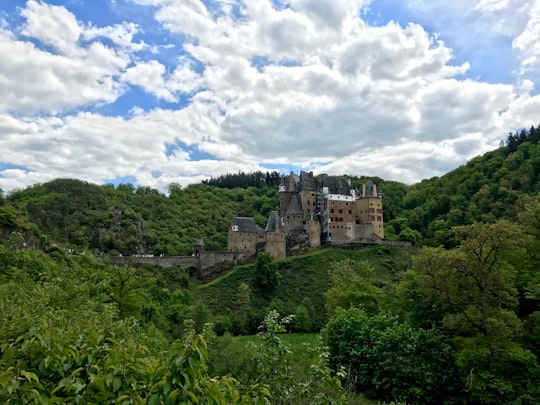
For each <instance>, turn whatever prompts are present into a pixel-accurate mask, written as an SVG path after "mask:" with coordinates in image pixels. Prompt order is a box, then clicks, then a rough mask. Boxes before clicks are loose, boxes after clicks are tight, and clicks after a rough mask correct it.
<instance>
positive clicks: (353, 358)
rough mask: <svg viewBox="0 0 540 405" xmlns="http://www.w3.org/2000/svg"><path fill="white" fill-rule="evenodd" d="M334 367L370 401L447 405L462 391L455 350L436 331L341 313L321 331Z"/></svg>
mask: <svg viewBox="0 0 540 405" xmlns="http://www.w3.org/2000/svg"><path fill="white" fill-rule="evenodd" d="M323 337H324V341H325V342H326V344H327V345H328V347H329V352H330V353H329V361H330V365H331V368H333V369H334V370H339V369H340V368H344V369H345V370H346V371H347V377H346V384H347V385H348V386H349V387H350V388H352V389H354V390H357V391H359V392H363V393H365V394H366V395H367V396H371V397H373V398H376V399H379V400H383V401H402V402H406V403H409V404H420V403H440V404H442V403H445V401H450V402H451V399H452V398H453V397H454V396H455V393H456V392H459V389H458V388H457V381H458V377H457V371H456V367H455V364H454V359H453V356H452V348H451V346H450V345H449V344H448V342H446V339H445V337H444V336H442V335H440V334H439V333H438V332H436V331H434V330H428V331H426V330H422V329H413V328H411V327H410V326H408V325H405V324H401V323H399V322H398V321H397V319H396V318H393V317H390V316H387V315H384V314H381V315H376V316H368V315H366V313H365V312H363V311H361V310H359V309H356V308H353V309H350V310H344V309H341V308H339V309H338V310H337V311H336V314H335V316H334V317H333V318H332V319H331V320H330V321H329V322H328V324H327V326H326V327H325V329H324V331H323Z"/></svg>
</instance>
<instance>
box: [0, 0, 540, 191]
mask: <svg viewBox="0 0 540 405" xmlns="http://www.w3.org/2000/svg"><path fill="white" fill-rule="evenodd" d="M134 1H136V2H137V3H138V4H139V5H142V6H148V11H150V10H152V11H153V12H154V13H155V14H154V17H155V20H156V22H157V23H158V24H160V25H161V27H163V28H164V29H165V30H167V33H168V35H170V37H169V42H167V43H168V44H172V43H174V46H171V47H168V49H167V50H168V51H174V52H177V55H176V57H174V58H169V59H167V60H165V59H164V58H160V56H161V55H160V54H159V52H161V51H163V50H164V49H165V46H163V45H155V44H151V43H150V42H147V41H146V40H144V39H142V38H144V37H143V36H142V34H143V32H144V28H145V27H140V26H139V25H137V24H135V23H134V22H130V21H124V22H122V23H118V24H111V25H109V26H101V27H98V26H96V25H93V24H91V23H90V22H88V21H81V20H80V19H78V18H76V17H75V15H74V14H72V13H71V12H70V11H69V10H68V9H67V8H66V7H60V6H51V5H48V4H46V3H44V2H37V1H34V0H30V1H28V3H27V4H26V7H24V8H22V9H21V15H22V17H24V23H23V24H22V26H21V27H20V30H19V33H18V31H17V30H16V29H12V28H10V27H8V28H4V29H3V30H1V31H0V54H2V55H6V58H5V60H4V61H3V63H2V64H0V78H1V79H0V92H2V94H3V95H4V97H2V99H1V100H0V137H1V139H2V146H3V150H2V151H1V152H0V163H4V164H7V166H6V167H7V168H6V169H5V170H3V171H0V187H2V188H3V189H4V190H9V189H12V188H15V187H21V186H23V185H25V184H31V183H33V182H37V181H44V180H47V179H52V178H55V177H58V176H63V177H65V176H66V175H69V176H70V177H77V178H81V179H85V180H89V181H95V182H103V181H107V180H110V179H114V178H118V177H126V176H134V177H135V178H136V179H137V181H138V182H139V183H140V184H144V185H150V186H152V187H158V188H161V189H165V188H166V185H167V184H168V183H172V182H178V183H181V184H186V183H192V182H197V181H200V180H201V179H204V178H207V177H208V176H218V175H220V174H222V173H224V172H234V171H237V170H244V171H250V170H258V169H260V168H261V167H262V166H264V165H270V164H271V165H274V164H285V165H287V164H295V165H297V164H299V165H301V166H302V167H304V168H307V169H309V168H310V169H313V170H314V171H315V172H326V173H335V174H343V173H350V174H358V175H377V176H381V177H383V178H388V179H394V180H399V181H403V182H409V183H410V182H415V181H419V180H421V179H423V178H427V177H432V176H435V175H441V174H443V173H445V172H447V171H449V170H451V169H452V168H455V167H456V166H458V165H460V164H462V163H464V162H465V161H467V160H468V159H470V158H472V157H473V156H476V155H478V154H479V153H483V152H485V151H487V150H489V149H490V148H494V147H496V146H497V145H498V143H499V141H500V139H501V137H502V136H504V134H507V133H508V131H510V130H514V129H516V128H518V127H521V126H530V125H533V124H534V125H537V124H538V122H536V121H535V120H538V116H537V111H539V110H540V97H539V96H537V95H535V93H534V92H535V89H534V81H532V80H530V79H529V80H527V78H526V77H519V78H517V76H516V83H510V82H505V83H487V82H483V81H482V80H481V78H475V77H470V76H468V74H469V71H470V69H471V66H472V65H471V63H469V62H468V61H466V60H465V61H464V60H461V61H460V62H457V61H456V57H455V52H456V50H455V49H451V48H450V47H449V46H448V45H447V43H446V42H445V35H444V33H440V34H437V33H435V32H428V31H427V30H426V28H425V27H424V26H422V24H421V23H419V22H414V21H412V22H410V23H409V24H398V23H396V22H389V23H386V24H384V25H381V26H371V25H370V24H369V23H368V22H366V21H365V20H364V17H363V16H364V15H365V12H366V10H367V7H368V6H369V7H373V6H374V4H370V3H369V2H368V1H362V0H333V1H331V0H316V1H306V0H288V1H285V0H283V1H281V2H275V1H270V0H262V1H235V0H221V1H215V2H212V3H211V4H213V5H214V6H212V7H211V6H209V5H208V3H205V2H203V1H200V0H187V1H182V2H171V1H168V0H134ZM518 3H519V4H518ZM525 3H526V4H524V3H521V2H518V0H480V1H478V2H477V3H476V4H471V3H470V2H468V1H465V0H456V1H454V2H451V3H448V2H444V1H442V0H433V2H429V4H427V3H426V2H411V3H410V7H411V9H415V8H418V4H422V5H423V6H422V7H423V8H422V11H423V12H424V13H426V15H434V16H435V14H437V13H438V14H443V16H440V17H437V18H441V19H442V18H444V19H451V18H452V17H453V16H458V15H460V14H459V13H460V12H462V11H463V12H464V14H463V15H464V16H465V17H461V18H465V19H466V20H467V24H470V25H471V26H472V25H473V24H472V23H473V22H477V23H478V24H477V25H478V27H480V28H482V27H484V28H485V27H487V26H488V25H489V24H488V23H493V24H494V25H493V26H494V27H495V29H494V31H493V33H491V34H490V35H493V37H497V38H498V37H500V36H504V37H506V38H511V39H512V40H513V47H514V49H516V50H518V51H519V53H520V55H528V56H527V57H523V58H522V59H520V60H519V62H518V64H519V65H522V66H523V67H527V68H528V69H529V70H531V69H532V67H534V66H536V63H537V59H535V58H536V56H535V55H536V54H537V49H536V47H537V46H536V43H537V42H538V41H535V39H537V38H538V35H539V33H538V32H536V31H537V29H536V28H537V26H538V25H540V24H537V23H535V22H534V21H536V20H534V18H536V17H534V16H535V15H536V14H534V13H532V11H534V10H536V9H537V7H536V6H534V4H535V2H533V1H532V0H531V1H528V2H525ZM437 7H440V9H437ZM535 7H536V8H535ZM441 10H443V11H444V12H441ZM430 13H432V14H430ZM437 18H435V19H434V21H437ZM456 18H457V17H456ZM495 22H496V23H495ZM507 24H508V25H511V27H510V28H505V26H506V25H507ZM499 25H501V26H500V27H499ZM468 26H469V25H468ZM480 28H479V29H480ZM60 33H62V35H60ZM64 33H65V35H63V34H64ZM456 35H462V34H461V33H460V34H456ZM474 41H476V39H474ZM474 41H473V42H474ZM510 42H512V41H510ZM510 42H509V43H510ZM455 43H459V41H457V42H455ZM509 46H510V45H509ZM145 50H148V51H154V52H158V53H156V54H152V53H151V52H148V54H149V55H151V56H150V58H148V57H146V58H145V57H144V52H142V51H145ZM531 58H532V59H531ZM462 59H463V58H462ZM171 60H172V61H171ZM36 83H39V85H36ZM135 86H136V87H138V88H139V89H141V90H142V91H143V92H144V93H145V94H147V95H151V96H152V97H153V98H154V99H153V100H157V103H156V104H155V105H150V106H148V100H146V103H142V104H140V105H139V104H137V100H134V102H133V105H130V106H129V109H126V111H124V113H123V114H120V113H117V114H111V115H109V116H106V115H103V114H102V113H100V112H99V111H100V110H99V107H100V106H103V105H105V106H107V105H110V106H111V108H113V107H114V106H115V102H116V101H117V100H118V99H119V97H120V96H121V95H122V94H126V95H127V96H128V97H129V95H130V94H131V93H129V91H130V88H132V87H135ZM44 100H46V101H44ZM160 101H165V102H169V103H177V104H176V105H177V107H176V109H172V108H170V109H165V108H158V105H159V102H160ZM89 106H90V107H91V108H87V107H89ZM197 153H200V154H203V155H204V157H203V159H202V160H201V158H198V157H197Z"/></svg>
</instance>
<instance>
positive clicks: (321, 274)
mask: <svg viewBox="0 0 540 405" xmlns="http://www.w3.org/2000/svg"><path fill="white" fill-rule="evenodd" d="M407 256H408V255H407V253H406V252H404V251H403V250H398V249H390V248H387V247H373V248H366V249H361V250H356V251H347V250H336V249H320V250H316V251H313V252H311V253H308V254H306V255H303V256H294V257H289V258H287V259H285V260H282V261H279V262H277V265H278V270H279V273H280V274H281V282H280V285H279V287H278V288H277V290H276V291H275V293H274V300H276V299H278V300H281V301H282V302H281V304H282V305H283V307H285V308H286V309H287V310H288V312H290V313H294V310H295V308H296V306H298V305H301V304H302V302H303V301H304V299H305V298H308V299H309V301H311V304H312V306H313V314H314V317H315V318H316V319H313V321H315V322H317V324H321V323H322V322H324V321H325V319H326V315H325V309H324V293H325V292H326V291H327V290H328V289H329V287H330V285H329V283H330V277H329V274H328V270H329V269H330V268H331V266H332V264H333V263H335V262H337V261H340V260H367V261H369V262H370V263H372V264H373V265H374V266H375V282H376V283H377V284H378V285H381V286H383V285H386V284H388V283H391V282H392V281H395V273H396V272H397V271H399V270H400V266H402V265H403V263H405V262H406V261H407ZM255 269H256V267H255V265H254V264H253V265H247V266H240V267H237V268H235V269H234V270H233V271H232V272H231V273H228V274H227V275H225V276H223V277H221V278H219V279H217V280H214V281H213V282H212V283H209V284H207V285H203V286H201V288H200V289H199V291H198V294H200V298H202V299H203V301H204V302H205V303H206V305H207V306H208V307H209V308H210V310H211V311H212V312H214V313H216V314H228V313H232V312H233V311H234V305H235V295H236V293H237V291H238V286H239V285H240V284H241V283H246V284H248V285H249V286H250V287H251V291H252V299H251V301H252V307H253V308H264V307H265V306H266V305H268V302H266V301H265V300H264V299H263V298H262V297H261V296H260V295H259V294H258V293H257V288H256V287H255V285H254V284H253V282H252V279H253V273H254V271H255Z"/></svg>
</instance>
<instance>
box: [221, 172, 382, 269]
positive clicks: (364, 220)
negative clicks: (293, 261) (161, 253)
mask: <svg viewBox="0 0 540 405" xmlns="http://www.w3.org/2000/svg"><path fill="white" fill-rule="evenodd" d="M279 206H280V210H279V213H278V212H277V211H272V212H271V214H270V217H269V219H268V224H267V226H266V229H262V228H260V227H259V226H257V225H256V224H255V222H254V220H253V218H247V217H235V218H233V220H232V224H231V227H230V228H229V235H228V251H231V252H234V253H235V255H236V256H237V257H238V258H239V259H242V258H249V257H251V256H255V255H257V253H259V252H267V253H269V254H270V255H272V257H274V259H283V258H285V257H286V255H287V252H288V251H291V250H292V249H295V248H297V247H311V248H316V247H320V246H321V245H323V244H324V245H343V244H347V243H349V244H350V243H357V244H379V243H381V242H382V241H383V240H384V223H383V210H382V193H381V191H380V189H379V188H378V187H377V185H376V184H375V183H374V182H373V181H372V180H367V181H366V182H365V183H364V185H363V186H362V189H361V190H357V189H354V188H353V187H352V186H351V182H350V180H349V179H345V178H343V177H338V176H327V175H323V176H320V177H314V176H313V172H309V173H307V172H303V171H302V172H300V174H299V175H297V174H295V173H293V172H291V173H290V174H289V175H288V176H284V177H283V178H282V179H281V182H280V185H279Z"/></svg>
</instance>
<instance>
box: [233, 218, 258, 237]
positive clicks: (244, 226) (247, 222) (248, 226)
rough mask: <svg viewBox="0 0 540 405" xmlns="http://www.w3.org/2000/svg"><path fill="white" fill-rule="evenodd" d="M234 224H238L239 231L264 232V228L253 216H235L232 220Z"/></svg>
mask: <svg viewBox="0 0 540 405" xmlns="http://www.w3.org/2000/svg"><path fill="white" fill-rule="evenodd" d="M232 225H233V226H234V225H236V226H238V231H239V232H256V233H259V232H262V231H263V230H262V228H261V227H259V226H258V225H257V224H256V223H255V221H254V220H253V218H249V217H234V218H233V220H232Z"/></svg>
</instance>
